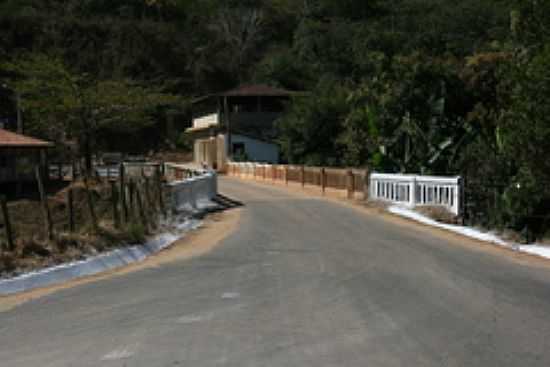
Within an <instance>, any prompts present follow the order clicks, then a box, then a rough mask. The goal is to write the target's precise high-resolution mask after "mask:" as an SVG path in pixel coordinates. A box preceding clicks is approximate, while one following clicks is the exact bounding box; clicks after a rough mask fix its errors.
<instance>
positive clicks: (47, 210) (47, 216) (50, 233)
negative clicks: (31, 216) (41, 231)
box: [34, 166, 54, 241]
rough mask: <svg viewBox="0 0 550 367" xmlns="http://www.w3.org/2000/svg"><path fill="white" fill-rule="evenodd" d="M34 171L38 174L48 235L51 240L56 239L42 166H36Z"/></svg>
mask: <svg viewBox="0 0 550 367" xmlns="http://www.w3.org/2000/svg"><path fill="white" fill-rule="evenodd" d="M34 172H35V175H36V182H37V184H38V193H39V194H40V203H41V204H42V215H43V217H44V224H45V227H46V233H47V235H48V239H49V240H50V241H51V240H53V239H54V233H53V221H52V215H51V213H50V207H49V205H48V201H47V197H46V193H45V191H44V185H43V184H42V174H41V172H40V167H39V166H36V168H35V171H34Z"/></svg>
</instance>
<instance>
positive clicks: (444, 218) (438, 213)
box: [414, 206, 460, 224]
mask: <svg viewBox="0 0 550 367" xmlns="http://www.w3.org/2000/svg"><path fill="white" fill-rule="evenodd" d="M414 210H415V211H417V212H418V213H420V214H422V215H424V216H426V217H428V218H431V219H433V220H435V221H438V222H441V223H447V224H460V222H459V218H458V217H457V216H456V215H454V214H453V213H451V212H450V211H448V210H447V209H445V208H443V207H441V206H419V207H416V208H415V209H414Z"/></svg>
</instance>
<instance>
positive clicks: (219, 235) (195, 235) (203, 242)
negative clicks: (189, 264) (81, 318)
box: [0, 208, 242, 312]
mask: <svg viewBox="0 0 550 367" xmlns="http://www.w3.org/2000/svg"><path fill="white" fill-rule="evenodd" d="M241 211H242V209H239V208H235V209H231V210H227V211H223V212H218V213H214V214H211V215H209V216H207V217H206V218H205V219H204V223H203V225H202V226H201V227H200V228H199V229H197V230H195V231H192V232H189V233H188V234H186V236H185V237H183V238H182V239H180V240H178V241H176V242H175V243H174V244H173V245H171V246H170V247H168V248H166V249H165V250H163V251H161V252H159V253H157V254H155V255H153V256H151V257H148V258H147V259H145V260H144V261H142V262H139V263H134V264H131V265H128V266H126V267H122V268H117V269H113V270H110V271H106V272H103V273H100V274H96V275H93V276H87V277H82V278H78V279H74V280H71V281H68V282H65V283H63V284H57V285H55V286H51V287H46V288H39V289H35V290H32V291H29V292H23V293H18V294H14V295H9V296H2V297H0V312H5V311H8V310H11V309H13V308H15V307H17V306H19V305H21V304H23V303H25V302H28V301H31V300H34V299H37V298H40V297H43V296H46V295H49V294H52V293H55V292H57V291H60V290H63V289H69V288H74V287H77V286H80V285H84V284H88V283H92V282H97V281H100V280H106V279H110V278H113V277H117V276H123V275H127V274H130V273H134V272H137V271H140V270H144V269H148V268H154V267H160V266H162V265H164V264H167V263H172V262H175V261H185V260H188V259H191V258H193V257H197V256H201V255H204V254H206V253H208V252H210V251H212V250H214V249H215V248H216V247H217V246H218V245H220V244H221V242H222V241H223V239H225V238H226V237H227V236H229V235H230V234H231V233H233V231H234V230H235V229H236V228H238V223H239V219H240V215H241Z"/></svg>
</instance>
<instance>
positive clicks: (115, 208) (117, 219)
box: [109, 181, 120, 229]
mask: <svg viewBox="0 0 550 367" xmlns="http://www.w3.org/2000/svg"><path fill="white" fill-rule="evenodd" d="M109 182H110V183H111V202H112V205H113V222H114V224H115V228H117V229H118V228H120V213H119V211H118V202H119V199H118V190H117V187H116V182H115V181H109Z"/></svg>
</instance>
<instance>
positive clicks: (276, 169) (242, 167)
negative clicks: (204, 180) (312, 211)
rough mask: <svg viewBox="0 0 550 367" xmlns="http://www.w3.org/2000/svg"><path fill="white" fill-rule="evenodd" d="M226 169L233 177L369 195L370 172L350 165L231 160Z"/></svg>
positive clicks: (353, 196) (352, 195) (351, 196)
mask: <svg viewBox="0 0 550 367" xmlns="http://www.w3.org/2000/svg"><path fill="white" fill-rule="evenodd" d="M226 168H227V169H226V172H227V174H228V175H230V176H237V177H241V178H249V179H255V180H262V181H279V182H284V183H285V184H287V185H288V184H289V183H297V184H301V185H302V186H303V187H304V186H316V187H319V188H320V189H321V190H322V192H323V193H324V192H325V191H326V190H327V189H331V190H339V191H342V192H346V193H347V197H348V198H355V197H356V196H357V195H359V196H362V198H367V196H368V171H367V170H363V169H349V168H326V167H311V166H309V167H308V166H298V165H286V164H263V163H253V162H229V163H228V164H227V167H226Z"/></svg>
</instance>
